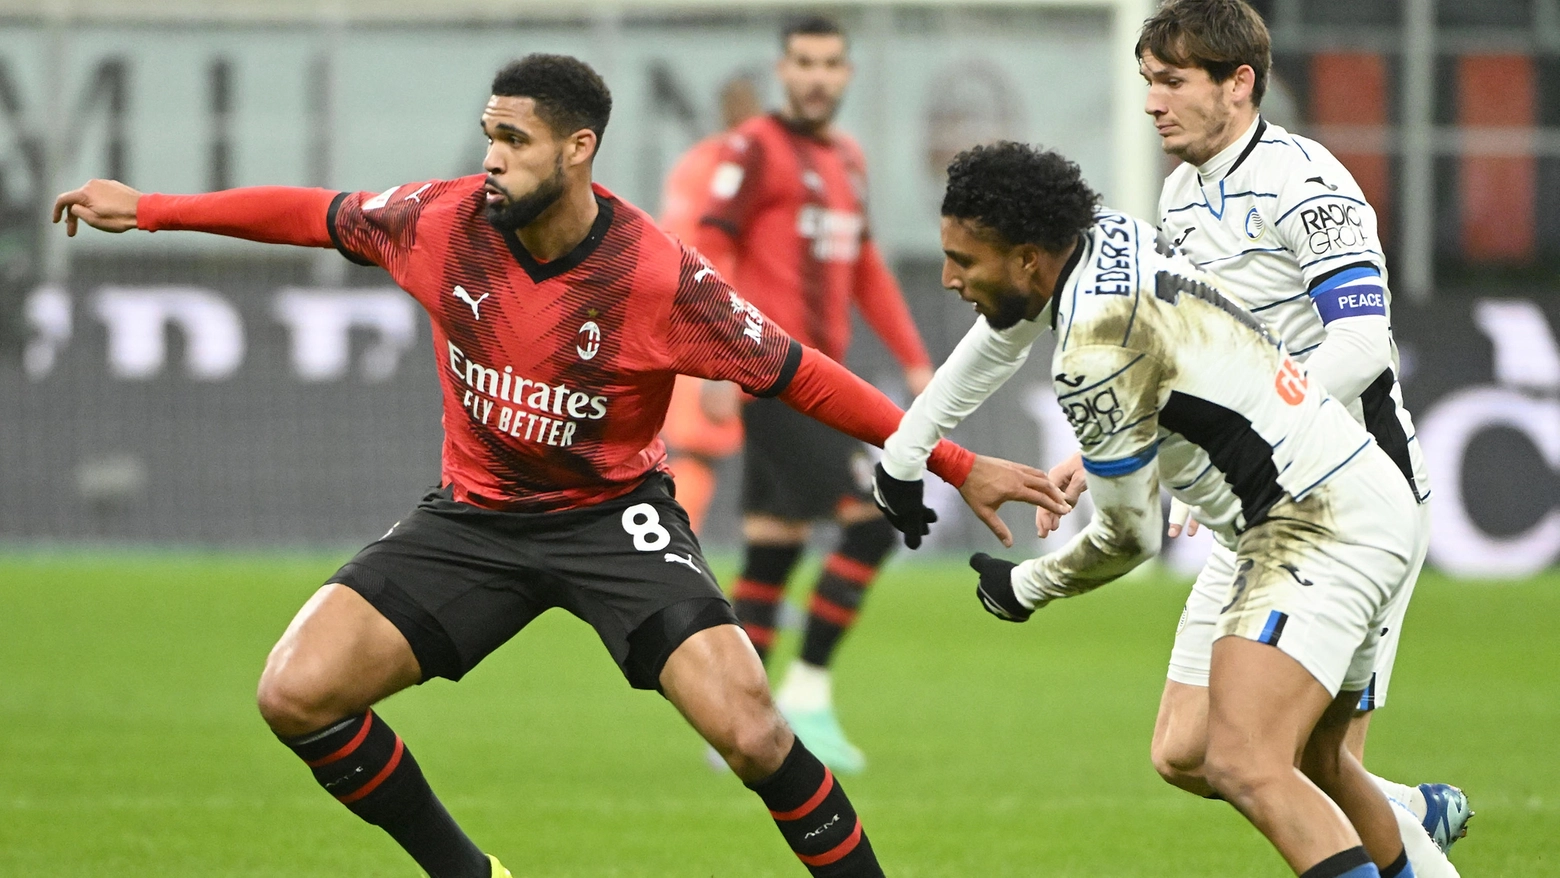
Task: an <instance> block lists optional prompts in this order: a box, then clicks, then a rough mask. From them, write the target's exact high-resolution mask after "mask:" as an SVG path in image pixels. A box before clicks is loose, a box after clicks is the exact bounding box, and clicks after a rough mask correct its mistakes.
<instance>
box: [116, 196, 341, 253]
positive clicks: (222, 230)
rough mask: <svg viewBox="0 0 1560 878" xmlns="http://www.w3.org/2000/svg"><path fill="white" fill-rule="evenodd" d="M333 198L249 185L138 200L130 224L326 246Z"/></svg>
mask: <svg viewBox="0 0 1560 878" xmlns="http://www.w3.org/2000/svg"><path fill="white" fill-rule="evenodd" d="M336 195H337V193H335V192H332V191H330V190H328V189H303V188H298V187H293V186H253V187H249V188H245V189H225V190H223V191H221V192H208V193H206V194H204V195H159V194H157V193H149V194H146V195H142V196H141V199H140V201H139V202H137V203H136V209H135V225H136V228H138V229H143V230H145V231H148V232H156V231H160V230H164V229H168V230H174V229H177V230H184V231H192V232H210V233H212V234H214V235H227V236H228V237H231V238H244V239H246V240H249V241H260V242H262V243H265V244H296V245H298V246H300V247H330V246H332V242H331V238H330V227H329V224H328V222H327V219H326V215H327V214H328V213H329V212H330V204H331V201H332V200H333V199H335V197H336Z"/></svg>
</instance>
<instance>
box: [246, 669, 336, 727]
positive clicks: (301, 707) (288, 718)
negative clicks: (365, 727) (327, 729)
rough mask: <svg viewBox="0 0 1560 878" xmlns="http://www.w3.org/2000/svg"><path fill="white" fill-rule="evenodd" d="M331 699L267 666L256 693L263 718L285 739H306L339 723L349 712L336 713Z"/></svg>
mask: <svg viewBox="0 0 1560 878" xmlns="http://www.w3.org/2000/svg"><path fill="white" fill-rule="evenodd" d="M331 701H332V699H330V698H328V697H326V696H325V694H324V692H323V691H321V689H320V688H319V687H317V686H310V685H308V684H306V683H304V681H302V680H300V679H298V678H297V677H296V676H294V675H289V674H287V673H285V672H284V671H281V670H280V669H275V670H273V666H271V665H267V667H266V670H265V673H263V674H261V676H260V686H259V688H258V690H257V691H256V693H255V703H256V706H258V707H259V708H260V717H261V718H262V719H264V720H265V723H266V725H268V726H270V727H271V731H273V732H275V733H277V734H278V735H282V736H284V737H287V736H292V735H303V734H307V733H309V732H312V731H314V730H315V729H318V728H323V727H324V726H326V725H328V724H329V723H331V722H333V721H334V720H337V719H340V718H341V716H342V715H344V714H345V713H346V712H347V711H345V710H333V709H332V705H331Z"/></svg>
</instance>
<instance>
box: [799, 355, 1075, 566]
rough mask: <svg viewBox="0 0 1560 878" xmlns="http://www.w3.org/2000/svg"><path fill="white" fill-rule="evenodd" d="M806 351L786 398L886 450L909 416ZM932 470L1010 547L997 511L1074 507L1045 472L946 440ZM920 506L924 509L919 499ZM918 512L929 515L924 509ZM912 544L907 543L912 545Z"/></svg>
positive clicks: (930, 462)
mask: <svg viewBox="0 0 1560 878" xmlns="http://www.w3.org/2000/svg"><path fill="white" fill-rule="evenodd" d="M802 351H803V353H802V358H801V363H800V364H799V365H798V367H797V369H796V375H795V377H794V378H793V379H792V380H791V382H790V384H789V385H787V387H786V389H785V390H784V391H783V392H782V393H781V394H780V399H781V400H782V401H784V402H785V403H786V404H787V405H789V406H791V407H792V408H794V409H796V410H797V411H800V412H802V413H803V414H806V415H809V416H811V417H813V418H816V419H817V420H819V421H821V422H823V423H825V424H828V425H829V426H831V427H833V428H835V429H836V430H839V431H841V432H843V433H846V434H848V435H850V436H854V437H855V438H857V439H860V440H862V441H863V442H868V443H870V444H872V445H877V446H879V447H881V446H882V445H883V442H884V440H886V439H887V438H888V437H889V434H891V433H893V432H894V430H895V429H896V428H897V427H898V426H899V421H900V418H902V417H903V415H904V413H903V412H901V411H900V410H899V407H898V406H896V405H894V403H893V401H892V400H890V399H889V398H888V397H886V396H884V395H883V393H882V392H881V391H879V390H878V389H877V388H875V387H873V386H872V385H870V384H868V383H867V382H865V381H863V380H862V379H861V378H859V377H857V376H856V375H854V374H853V373H851V372H850V371H849V370H847V369H846V368H845V367H844V366H841V365H840V364H838V363H836V362H834V361H833V360H831V359H829V358H828V357H826V356H824V355H823V354H820V353H818V352H817V351H815V350H813V349H811V348H803V349H802ZM926 467H927V469H930V470H931V471H932V472H934V473H936V474H937V475H938V476H940V477H941V478H942V479H943V480H944V481H946V482H948V483H949V484H951V485H953V486H955V487H957V488H958V489H959V494H960V496H962V497H963V498H964V502H965V503H967V504H968V505H969V507H970V508H971V509H972V510H974V512H975V514H976V516H978V517H979V518H980V520H981V521H983V522H985V523H986V526H987V527H989V528H991V531H992V533H994V534H995V535H996V536H997V538H998V539H999V540H1001V541H1002V544H1003V545H1005V546H1011V545H1012V544H1013V537H1012V534H1011V533H1009V532H1008V528H1007V526H1006V525H1005V524H1003V523H1002V519H1001V518H999V517H998V516H997V509H998V508H999V507H1000V506H1001V505H1002V504H1003V503H1006V502H1008V501H1014V500H1016V501H1020V502H1024V503H1032V504H1035V505H1037V506H1042V507H1045V508H1048V509H1054V510H1056V511H1058V512H1063V511H1066V509H1068V508H1069V507H1068V506H1067V505H1066V501H1065V500H1064V499H1063V498H1062V493H1061V491H1059V490H1057V489H1056V487H1055V486H1053V485H1052V484H1051V483H1050V480H1049V479H1047V478H1046V475H1045V473H1044V472H1042V471H1040V470H1038V469H1035V468H1034V467H1029V466H1024V465H1023V464H1018V463H1013V462H1011V461H1006V460H1002V459H1000V458H994V457H985V456H982V455H976V454H975V453H973V452H971V451H968V450H966V449H964V448H961V447H959V446H958V445H955V444H954V443H952V442H949V441H948V440H946V439H943V440H941V441H939V442H937V443H936V444H935V445H934V446H933V447H932V449H931V451H930V454H929V455H928V457H927V460H926ZM917 484H919V483H917ZM915 502H916V504H917V505H918V504H919V498H917V500H916V501H915ZM913 512H917V513H919V512H929V510H922V509H919V508H918V509H916V510H913ZM925 520H926V521H931V520H935V519H925ZM896 526H897V525H896ZM924 533H925V530H924V528H923V529H922V530H921V531H920V533H917V534H916V535H915V538H914V541H913V544H911V548H915V547H916V546H917V545H919V543H920V539H919V538H920V536H921V534H924ZM908 536H909V535H908V534H907V537H908ZM910 543H911V541H910V540H909V539H907V544H910Z"/></svg>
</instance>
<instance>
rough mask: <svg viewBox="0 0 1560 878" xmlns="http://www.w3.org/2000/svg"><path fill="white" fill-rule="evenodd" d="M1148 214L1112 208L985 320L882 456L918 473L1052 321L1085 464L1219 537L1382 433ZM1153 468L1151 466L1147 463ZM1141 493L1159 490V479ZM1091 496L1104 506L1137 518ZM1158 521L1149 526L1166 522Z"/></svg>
mask: <svg viewBox="0 0 1560 878" xmlns="http://www.w3.org/2000/svg"><path fill="white" fill-rule="evenodd" d="M1214 284H1215V281H1214V280H1213V278H1212V277H1211V276H1209V275H1207V274H1206V273H1204V272H1202V271H1200V270H1198V269H1197V267H1196V266H1194V265H1192V264H1191V262H1189V261H1188V260H1187V259H1186V258H1185V257H1183V256H1180V255H1178V254H1172V252H1171V249H1170V246H1169V244H1168V243H1167V242H1165V240H1164V238H1163V237H1162V236H1160V235H1158V233H1157V232H1156V230H1155V229H1154V228H1153V227H1152V226H1150V225H1149V224H1147V223H1145V222H1142V221H1140V220H1135V219H1133V218H1131V217H1129V216H1127V215H1126V214H1121V213H1115V212H1110V211H1106V212H1102V213H1100V214H1098V215H1097V216H1096V218H1095V224H1094V225H1093V227H1091V228H1090V230H1089V231H1088V233H1087V234H1086V235H1085V236H1084V237H1083V238H1082V239H1081V243H1080V245H1079V247H1078V249H1077V250H1076V251H1075V252H1074V255H1073V257H1072V258H1071V260H1070V261H1069V262H1068V264H1067V266H1066V267H1065V268H1063V270H1062V272H1061V275H1060V278H1059V280H1058V282H1057V286H1056V289H1055V291H1054V292H1053V294H1052V297H1051V302H1050V304H1049V305H1047V307H1046V309H1045V311H1044V312H1042V314H1041V316H1040V317H1039V318H1037V319H1035V320H1032V321H1020V322H1019V323H1018V324H1017V325H1015V326H1013V327H1010V328H1008V329H1006V330H1002V331H997V330H993V329H992V328H991V327H990V326H989V325H988V324H987V323H986V321H985V320H983V319H981V320H977V321H976V322H975V325H974V326H973V327H971V329H970V331H969V332H968V333H967V334H966V335H965V337H964V339H963V340H962V341H961V342H960V343H959V345H958V347H957V348H955V349H954V351H953V353H952V354H951V355H950V356H949V357H948V360H947V361H946V362H945V363H943V365H942V366H941V367H939V368H938V370H937V375H936V377H934V378H933V379H932V384H931V386H929V387H928V388H927V390H926V392H925V393H923V394H922V395H921V396H920V397H918V398H917V399H916V401H915V402H914V403H913V404H912V405H911V407H910V410H909V411H908V412H907V413H906V414H905V417H904V419H903V421H901V423H900V427H899V430H898V431H897V432H896V433H895V434H894V435H893V436H892V437H890V438H889V440H888V441H887V442H886V443H885V444H884V449H883V450H884V456H883V465H884V468H885V469H886V470H887V471H888V472H889V474H890V475H893V476H895V477H896V478H916V477H918V476H919V471H920V464H921V463H922V462H924V461H925V460H926V457H927V455H928V454H930V451H931V448H932V446H933V445H935V444H936V442H937V439H938V438H939V437H940V436H942V435H945V434H946V433H947V432H949V431H950V430H951V429H952V428H953V426H954V425H956V424H958V423H959V422H960V421H962V420H963V419H964V418H965V417H967V416H968V415H969V414H970V413H971V412H973V411H974V410H975V409H976V408H977V407H978V406H979V405H980V403H981V402H982V401H984V400H985V399H986V398H987V397H988V396H990V395H991V393H993V392H994V391H995V390H996V389H997V387H1000V386H1001V385H1002V383H1003V382H1005V381H1006V380H1007V379H1008V378H1009V377H1011V376H1012V375H1013V374H1014V373H1015V372H1016V371H1017V370H1018V368H1019V366H1020V365H1022V364H1023V362H1024V360H1025V359H1026V358H1027V357H1028V355H1029V350H1030V348H1031V346H1032V345H1033V344H1034V341H1035V339H1036V338H1038V337H1039V336H1040V334H1041V333H1043V332H1045V331H1046V330H1047V329H1048V328H1051V329H1054V330H1055V333H1056V342H1057V343H1056V349H1055V353H1054V355H1053V357H1052V363H1051V371H1052V380H1053V383H1054V386H1055V389H1056V396H1057V399H1058V401H1059V402H1060V403H1061V405H1062V408H1063V410H1064V411H1065V412H1066V415H1067V420H1068V421H1069V422H1070V423H1071V424H1072V427H1073V430H1074V432H1075V433H1076V434H1077V437H1078V442H1079V444H1080V445H1081V446H1082V449H1083V459H1084V468H1085V469H1086V470H1087V471H1088V472H1089V473H1090V475H1091V476H1096V477H1101V478H1106V479H1118V478H1121V477H1125V476H1133V477H1134V479H1141V476H1142V472H1143V471H1145V468H1147V467H1150V466H1156V465H1157V479H1153V480H1150V481H1151V482H1157V483H1158V484H1160V485H1163V486H1165V487H1167V488H1168V489H1169V490H1170V491H1171V493H1173V494H1174V495H1175V496H1177V497H1179V498H1180V499H1181V500H1183V501H1185V502H1186V503H1188V504H1190V505H1192V506H1197V507H1200V509H1201V511H1200V513H1199V515H1198V520H1199V521H1200V522H1202V523H1203V524H1204V525H1207V526H1209V527H1210V528H1212V529H1213V530H1214V532H1215V533H1216V534H1218V536H1219V537H1220V540H1221V542H1224V543H1225V544H1226V545H1231V546H1232V545H1233V544H1234V542H1235V537H1236V536H1237V535H1238V534H1239V533H1240V532H1241V531H1244V530H1245V529H1246V528H1248V527H1251V526H1252V525H1254V524H1257V523H1259V522H1260V521H1262V520H1263V518H1264V516H1265V515H1266V513H1267V511H1268V510H1269V509H1270V508H1271V507H1272V506H1273V504H1274V503H1276V502H1278V501H1279V500H1280V499H1281V498H1282V497H1283V496H1284V495H1285V494H1288V495H1289V496H1291V497H1293V498H1294V499H1295V500H1303V499H1304V498H1305V497H1306V495H1307V494H1309V493H1310V492H1311V491H1313V490H1314V489H1316V488H1317V487H1318V486H1320V485H1322V484H1324V483H1326V482H1327V480H1328V479H1330V478H1332V477H1333V476H1334V475H1336V474H1337V473H1338V471H1339V470H1340V469H1342V468H1343V466H1344V465H1345V464H1346V463H1348V462H1349V461H1350V460H1352V459H1354V458H1355V457H1356V456H1357V455H1359V454H1361V453H1362V452H1365V451H1366V450H1367V449H1369V448H1370V447H1371V446H1372V445H1373V444H1374V442H1373V440H1372V439H1371V437H1370V435H1369V434H1367V433H1366V432H1365V430H1364V428H1362V427H1361V426H1360V425H1359V424H1358V423H1356V422H1355V421H1354V419H1353V418H1351V417H1350V416H1349V414H1348V412H1347V411H1345V409H1344V407H1343V406H1342V405H1341V404H1339V403H1338V402H1337V401H1336V400H1334V399H1333V398H1332V397H1330V396H1328V395H1327V394H1326V392H1325V391H1324V390H1323V389H1322V388H1321V387H1320V385H1319V384H1318V383H1317V382H1315V381H1312V380H1310V378H1309V377H1308V376H1307V374H1306V372H1305V369H1304V367H1303V366H1300V365H1298V364H1297V363H1296V362H1295V361H1294V360H1293V359H1291V358H1290V356H1289V355H1288V354H1287V353H1286V351H1285V348H1284V346H1283V344H1282V342H1281V341H1280V340H1279V339H1278V338H1277V337H1276V336H1275V335H1273V334H1272V333H1271V332H1270V331H1269V330H1268V329H1267V327H1266V325H1264V324H1263V322H1262V321H1261V320H1259V319H1257V318H1256V317H1253V316H1252V315H1251V313H1250V312H1248V311H1246V310H1245V309H1244V308H1242V307H1241V306H1240V305H1239V304H1237V303H1236V302H1235V301H1234V300H1233V299H1231V298H1229V297H1228V296H1226V295H1224V294H1223V293H1222V292H1220V291H1219V289H1218V288H1217V287H1216V286H1215V285H1214ZM1150 472H1152V471H1150ZM1144 487H1145V489H1147V490H1151V494H1145V495H1144V496H1142V497H1137V498H1135V499H1134V500H1133V501H1132V504H1131V505H1133V506H1134V507H1141V508H1146V506H1145V504H1151V505H1152V506H1153V508H1154V515H1153V517H1154V518H1155V520H1156V521H1157V519H1158V499H1157V498H1158V489H1157V487H1152V486H1151V485H1150V484H1149V483H1147V482H1145V483H1144ZM1103 499H1104V498H1103V497H1099V496H1097V497H1096V498H1095V504H1096V507H1097V510H1098V513H1099V514H1097V515H1096V520H1098V519H1099V518H1100V516H1101V515H1105V516H1109V517H1113V518H1116V519H1125V518H1128V517H1132V516H1138V517H1141V515H1140V514H1139V513H1135V512H1133V511H1132V510H1131V509H1125V508H1124V509H1122V510H1112V509H1108V508H1106V506H1105V505H1104V504H1103V503H1102V500H1103ZM1157 527H1158V525H1157V524H1156V525H1155V526H1154V533H1155V534H1156V535H1157V533H1158V530H1157Z"/></svg>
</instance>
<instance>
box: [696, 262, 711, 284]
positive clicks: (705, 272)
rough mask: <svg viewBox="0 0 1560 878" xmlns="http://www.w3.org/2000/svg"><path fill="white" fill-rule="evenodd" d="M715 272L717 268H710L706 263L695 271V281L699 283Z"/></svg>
mask: <svg viewBox="0 0 1560 878" xmlns="http://www.w3.org/2000/svg"><path fill="white" fill-rule="evenodd" d="M714 273H715V269H713V268H710V267H709V266H708V265H706V266H704V267H703V268H701V269H699V270H698V271H695V272H694V273H693V282H694V283H698V282H699V281H701V280H704V279H705V278H706V277H709V276H710V275H712V274H714Z"/></svg>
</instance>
